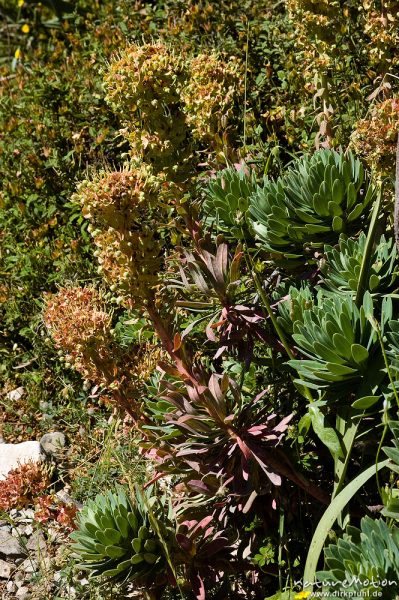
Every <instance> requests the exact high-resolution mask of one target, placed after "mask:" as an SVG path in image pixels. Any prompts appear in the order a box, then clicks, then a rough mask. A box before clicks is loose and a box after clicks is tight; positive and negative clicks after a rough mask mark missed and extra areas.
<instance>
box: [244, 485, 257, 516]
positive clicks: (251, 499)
mask: <svg viewBox="0 0 399 600" xmlns="http://www.w3.org/2000/svg"><path fill="white" fill-rule="evenodd" d="M257 497H258V493H257V492H256V491H255V490H253V492H252V493H251V495H250V497H249V498H248V500H247V501H246V503H245V506H244V508H243V509H242V512H243V513H244V515H245V514H246V513H247V512H249V511H250V510H251V507H252V505H253V503H254V502H255V500H256V498H257Z"/></svg>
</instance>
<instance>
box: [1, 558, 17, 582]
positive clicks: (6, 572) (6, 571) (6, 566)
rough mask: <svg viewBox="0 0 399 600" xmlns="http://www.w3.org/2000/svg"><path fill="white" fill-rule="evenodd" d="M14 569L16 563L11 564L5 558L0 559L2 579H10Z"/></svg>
mask: <svg viewBox="0 0 399 600" xmlns="http://www.w3.org/2000/svg"><path fill="white" fill-rule="evenodd" d="M13 570H14V565H10V563H8V562H6V561H5V560H0V579H9V578H10V575H11V573H12V571H13Z"/></svg>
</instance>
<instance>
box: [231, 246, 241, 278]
mask: <svg viewBox="0 0 399 600" xmlns="http://www.w3.org/2000/svg"><path fill="white" fill-rule="evenodd" d="M241 250H242V246H241V245H238V246H237V249H236V253H235V255H234V258H233V260H232V261H231V265H230V277H229V279H230V283H235V282H236V281H238V280H239V278H240V264H241V261H242V258H243V256H244V253H243V252H242V251H241Z"/></svg>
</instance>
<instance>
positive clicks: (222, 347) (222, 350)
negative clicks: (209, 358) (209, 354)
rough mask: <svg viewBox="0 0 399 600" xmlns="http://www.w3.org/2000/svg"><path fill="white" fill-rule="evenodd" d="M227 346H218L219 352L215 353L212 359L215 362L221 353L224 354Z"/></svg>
mask: <svg viewBox="0 0 399 600" xmlns="http://www.w3.org/2000/svg"><path fill="white" fill-rule="evenodd" d="M227 349H228V346H220V348H219V350H218V351H217V352H216V354H215V356H214V359H215V360H217V359H218V358H219V357H220V356H222V354H223V352H226V350H227Z"/></svg>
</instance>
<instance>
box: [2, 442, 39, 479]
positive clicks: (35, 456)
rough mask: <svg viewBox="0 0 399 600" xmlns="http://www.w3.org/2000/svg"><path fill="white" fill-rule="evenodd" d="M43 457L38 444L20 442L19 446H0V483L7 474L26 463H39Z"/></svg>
mask: <svg viewBox="0 0 399 600" xmlns="http://www.w3.org/2000/svg"><path fill="white" fill-rule="evenodd" d="M44 458H45V456H44V454H43V451H42V449H41V446H40V443H39V442H34V441H31V442H22V443H21V444H0V481H1V480H2V479H5V478H6V477H7V474H8V473H9V472H10V471H11V470H12V469H16V468H17V467H19V466H20V465H23V464H26V463H27V462H30V461H31V462H34V463H37V462H40V461H42V460H44Z"/></svg>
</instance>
